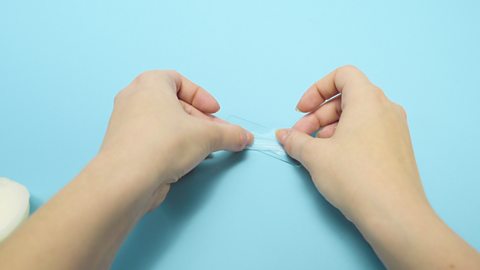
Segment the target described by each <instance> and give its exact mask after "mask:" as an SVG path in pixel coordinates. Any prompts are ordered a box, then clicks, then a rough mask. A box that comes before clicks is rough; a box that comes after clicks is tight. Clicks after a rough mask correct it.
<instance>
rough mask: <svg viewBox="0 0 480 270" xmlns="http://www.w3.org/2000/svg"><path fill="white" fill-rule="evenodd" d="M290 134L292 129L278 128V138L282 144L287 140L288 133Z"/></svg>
mask: <svg viewBox="0 0 480 270" xmlns="http://www.w3.org/2000/svg"><path fill="white" fill-rule="evenodd" d="M289 134H290V129H279V130H277V139H278V141H279V142H280V143H281V144H284V143H285V141H286V140H287V137H288V135H289Z"/></svg>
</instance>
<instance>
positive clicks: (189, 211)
mask: <svg viewBox="0 0 480 270" xmlns="http://www.w3.org/2000/svg"><path fill="white" fill-rule="evenodd" d="M216 155H217V156H216V157H215V158H212V159H209V160H206V161H205V162H203V163H202V164H200V165H199V166H198V167H197V168H196V169H195V170H193V171H192V172H190V173H189V174H188V175H186V176H185V177H184V178H183V179H182V181H179V182H178V183H177V184H175V186H174V187H173V188H172V191H171V192H170V194H169V196H168V197H167V199H166V201H165V202H164V203H163V204H162V207H161V208H158V209H156V210H155V211H153V212H152V213H150V214H148V215H146V216H145V217H144V219H143V220H142V221H141V222H140V223H139V224H138V225H137V227H136V229H135V230H134V232H133V233H132V234H131V235H130V236H129V238H128V239H127V242H128V243H127V244H125V245H124V246H123V248H122V249H121V250H120V252H119V253H118V256H117V258H116V260H115V262H114V265H113V269H138V270H149V269H154V267H155V265H156V264H157V263H158V261H160V260H162V256H164V254H166V253H167V250H168V248H169V247H171V245H172V244H173V243H174V242H175V239H176V238H177V237H179V235H181V234H182V230H183V228H184V226H185V225H186V224H188V220H189V219H191V218H192V217H193V216H194V215H195V213H196V211H197V210H199V209H200V208H201V207H202V205H203V204H204V203H206V201H207V200H208V198H209V197H210V193H211V192H213V190H214V186H215V185H216V184H217V183H218V181H217V180H219V179H221V175H222V174H224V173H225V172H227V171H228V170H229V169H230V168H232V167H233V166H235V165H236V164H238V163H239V162H240V161H241V160H243V159H244V158H245V155H246V154H245V152H242V153H219V154H216ZM295 170H296V172H297V173H298V177H299V178H301V181H302V182H303V183H304V187H305V193H306V194H307V196H308V197H309V198H311V200H312V203H313V204H314V205H315V206H316V208H317V210H318V211H317V212H318V217H316V218H319V219H321V220H322V222H323V223H326V224H328V225H329V226H331V228H332V231H335V233H338V234H339V239H341V240H343V241H346V242H348V244H349V245H352V250H355V252H356V253H355V257H356V258H357V259H358V258H360V259H359V260H364V263H365V264H366V265H368V266H371V267H372V268H370V269H384V266H383V265H382V263H381V262H380V261H379V260H378V258H377V257H376V255H375V253H374V252H373V250H372V249H371V247H370V246H369V245H368V244H367V243H366V241H365V240H364V239H363V237H362V236H361V234H360V232H359V231H358V230H357V229H356V227H355V226H354V225H353V224H352V223H351V222H349V221H348V220H347V219H345V217H344V216H343V214H342V213H341V212H340V211H338V210H337V209H336V208H335V207H333V206H332V205H330V203H329V202H328V201H326V200H325V199H324V198H323V196H322V195H320V194H319V192H318V191H317V189H316V188H315V186H314V184H313V182H312V181H311V178H310V175H309V173H308V172H307V171H306V170H305V169H304V168H303V167H298V168H296V169H295ZM346 259H348V258H346ZM365 264H364V265H365Z"/></svg>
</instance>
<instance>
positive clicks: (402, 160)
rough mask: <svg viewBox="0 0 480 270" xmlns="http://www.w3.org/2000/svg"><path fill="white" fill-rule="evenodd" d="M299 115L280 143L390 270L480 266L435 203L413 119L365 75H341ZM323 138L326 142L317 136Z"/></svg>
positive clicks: (351, 71) (325, 82)
mask: <svg viewBox="0 0 480 270" xmlns="http://www.w3.org/2000/svg"><path fill="white" fill-rule="evenodd" d="M339 93H341V96H339V97H337V98H336V99H332V100H331V101H329V102H327V103H324V101H325V100H327V99H329V98H331V97H334V96H335V95H336V94H339ZM297 108H298V109H299V110H300V111H302V112H306V113H308V114H307V115H306V116H304V117H303V118H302V119H300V120H299V121H298V122H297V123H296V124H295V125H294V127H293V128H292V129H286V130H279V131H278V132H277V137H278V139H279V141H280V142H281V143H282V144H283V145H284V147H285V149H286V151H287V152H288V153H289V154H290V155H291V156H292V157H293V158H295V159H297V160H299V161H300V162H301V163H302V164H303V165H304V166H305V168H306V169H307V170H308V171H309V172H310V174H311V176H312V178H313V181H314V183H315V185H316V187H317V188H318V190H319V191H320V192H321V193H322V194H323V195H324V197H325V198H326V199H327V200H328V201H330V202H331V203H332V204H333V205H334V206H336V207H337V208H339V209H340V210H341V211H342V212H343V214H344V215H345V216H346V217H347V218H349V219H350V220H351V221H352V222H353V223H354V224H355V225H356V226H357V227H358V228H359V230H360V231H361V232H362V234H363V235H364V237H365V238H366V240H367V241H368V242H369V243H370V244H371V245H372V247H373V248H374V250H375V251H376V252H377V254H378V255H379V257H380V259H382V261H383V262H384V263H385V265H386V266H387V267H388V268H389V269H454V268H458V269H476V268H478V267H479V266H480V256H479V255H478V253H477V252H476V251H475V250H474V249H473V248H472V247H470V246H469V245H468V244H467V243H466V242H465V241H463V239H461V238H460V237H459V236H458V235H456V234H455V233H454V232H453V231H452V230H451V229H450V228H448V226H447V225H446V224H445V223H444V222H443V221H442V220H441V219H440V218H439V217H438V216H437V215H436V214H435V212H434V211H433V209H432V208H431V207H430V205H429V203H428V200H427V198H426V196H425V193H424V191H423V188H422V184H421V181H420V176H419V173H418V170H417V165H416V162H415V158H414V154H413V148H412V143H411V141H410V135H409V131H408V126H407V121H406V114H405V111H404V110H403V109H402V108H401V107H400V106H399V105H397V104H395V103H393V102H391V101H389V100H388V99H387V97H385V95H384V94H383V92H382V90H380V89H379V88H378V87H377V86H375V85H374V84H372V83H371V82H370V81H369V80H368V78H367V77H366V76H365V75H364V74H363V73H362V72H361V71H359V70H358V69H356V68H354V67H351V66H346V67H342V68H339V69H337V70H335V71H334V72H332V73H330V74H329V75H327V76H326V77H324V78H323V79H321V80H320V81H318V82H317V83H315V84H314V85H313V86H312V87H310V88H309V89H308V90H307V92H306V93H305V94H304V95H303V97H302V98H301V99H300V102H299V103H298V105H297ZM318 130H319V131H318ZM315 131H318V133H317V134H316V137H318V138H313V137H311V136H310V135H309V134H312V133H313V132H315Z"/></svg>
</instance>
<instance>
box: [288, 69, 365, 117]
mask: <svg viewBox="0 0 480 270" xmlns="http://www.w3.org/2000/svg"><path fill="white" fill-rule="evenodd" d="M367 85H371V83H370V81H369V80H368V78H367V76H365V74H363V72H361V71H360V70H359V69H358V68H356V67H354V66H343V67H340V68H337V69H336V70H334V71H333V72H331V73H330V74H328V75H327V76H325V77H323V78H322V79H320V80H319V81H317V82H316V83H314V84H313V85H312V86H310V88H308V89H307V91H306V92H305V94H303V96H302V98H301V99H300V101H299V102H298V104H297V109H298V110H300V111H301V112H313V111H315V110H316V109H318V107H319V106H321V105H322V104H323V103H324V102H325V101H326V100H328V99H330V98H332V97H334V96H335V95H337V94H339V93H341V94H342V102H344V103H346V102H348V100H350V99H352V98H355V97H359V95H363V94H364V93H365V91H368V90H366V89H367V87H364V86H367ZM353 88H355V90H353V91H352V89H353Z"/></svg>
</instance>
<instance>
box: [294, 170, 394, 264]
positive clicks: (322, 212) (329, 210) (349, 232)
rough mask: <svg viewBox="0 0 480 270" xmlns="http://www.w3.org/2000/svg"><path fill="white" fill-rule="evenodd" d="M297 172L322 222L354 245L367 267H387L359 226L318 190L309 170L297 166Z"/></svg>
mask: <svg viewBox="0 0 480 270" xmlns="http://www.w3.org/2000/svg"><path fill="white" fill-rule="evenodd" d="M296 172H297V173H298V175H299V178H302V182H303V183H304V186H305V189H306V193H308V194H309V196H310V197H311V199H312V203H313V204H314V205H315V206H316V208H317V209H318V214H319V218H320V219H321V220H322V223H326V224H328V225H329V226H330V227H331V229H332V230H333V231H335V233H336V234H338V235H339V239H340V238H341V239H342V240H344V241H346V242H348V244H349V245H351V246H352V250H355V252H356V256H357V257H360V258H362V260H364V261H365V262H364V263H365V264H366V265H367V266H368V267H367V268H365V269H385V266H384V265H383V264H382V262H381V261H380V260H379V259H378V257H377V255H376V254H375V252H374V251H373V249H372V248H371V247H370V245H369V244H368V243H367V242H366V240H365V239H364V238H363V236H362V235H361V233H360V231H358V229H357V227H355V225H354V224H353V223H352V222H350V221H349V220H348V219H346V218H345V216H344V215H343V214H342V213H341V212H340V211H339V210H338V209H337V208H336V207H334V206H333V205H331V204H330V203H329V202H328V201H327V200H326V199H325V198H324V197H323V195H321V194H320V192H318V190H317V188H316V187H315V184H314V183H313V181H312V178H311V176H310V174H309V173H308V171H307V170H306V169H305V168H304V167H302V166H300V167H298V168H297V170H296ZM359 267H360V266H359ZM360 268H361V267H360ZM360 268H358V269H360ZM362 269H363V268H362Z"/></svg>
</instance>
